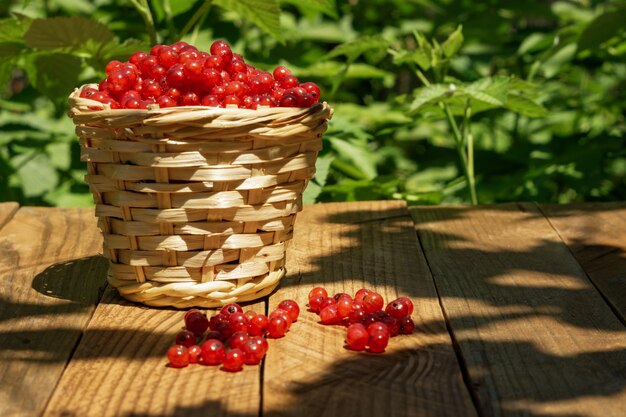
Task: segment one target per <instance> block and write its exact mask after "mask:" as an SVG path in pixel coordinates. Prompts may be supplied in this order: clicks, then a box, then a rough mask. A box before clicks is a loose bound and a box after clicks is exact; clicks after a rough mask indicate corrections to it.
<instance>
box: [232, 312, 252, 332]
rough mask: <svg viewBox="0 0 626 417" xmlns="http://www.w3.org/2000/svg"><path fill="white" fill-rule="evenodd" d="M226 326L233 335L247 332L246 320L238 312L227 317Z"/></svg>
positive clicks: (243, 315) (244, 316)
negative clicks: (228, 326) (227, 325)
mask: <svg viewBox="0 0 626 417" xmlns="http://www.w3.org/2000/svg"><path fill="white" fill-rule="evenodd" d="M228 324H229V325H230V328H231V330H232V331H233V333H234V332H246V331H248V319H247V318H246V315H245V314H243V313H242V312H240V311H237V312H234V313H232V314H230V315H229V316H228Z"/></svg>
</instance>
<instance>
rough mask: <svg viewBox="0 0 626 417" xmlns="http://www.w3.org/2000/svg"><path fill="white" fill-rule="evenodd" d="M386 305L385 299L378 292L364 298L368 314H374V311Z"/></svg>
mask: <svg viewBox="0 0 626 417" xmlns="http://www.w3.org/2000/svg"><path fill="white" fill-rule="evenodd" d="M384 304H385V300H384V299H383V296H382V295H380V294H378V293H377V292H370V293H369V294H367V295H366V296H365V297H363V307H364V308H365V311H366V312H368V313H373V312H374V311H378V310H380V309H382V308H383V305H384Z"/></svg>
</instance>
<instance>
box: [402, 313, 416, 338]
mask: <svg viewBox="0 0 626 417" xmlns="http://www.w3.org/2000/svg"><path fill="white" fill-rule="evenodd" d="M413 330H415V323H414V322H413V319H412V318H411V317H408V316H407V317H402V318H401V319H400V333H402V334H411V333H413Z"/></svg>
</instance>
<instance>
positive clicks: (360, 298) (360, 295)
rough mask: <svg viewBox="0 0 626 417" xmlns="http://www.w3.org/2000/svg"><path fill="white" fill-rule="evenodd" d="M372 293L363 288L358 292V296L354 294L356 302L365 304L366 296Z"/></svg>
mask: <svg viewBox="0 0 626 417" xmlns="http://www.w3.org/2000/svg"><path fill="white" fill-rule="evenodd" d="M370 292H371V291H370V290H368V289H367V288H361V289H360V290H358V291H357V292H356V294H354V301H357V302H359V303H361V304H363V299H364V298H365V296H366V295H367V294H369V293H370Z"/></svg>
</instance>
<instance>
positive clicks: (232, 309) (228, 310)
mask: <svg viewBox="0 0 626 417" xmlns="http://www.w3.org/2000/svg"><path fill="white" fill-rule="evenodd" d="M233 313H243V308H241V306H240V305H239V304H236V303H231V304H226V305H225V306H224V307H222V309H221V310H220V314H223V315H225V316H229V315H231V314H233Z"/></svg>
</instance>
